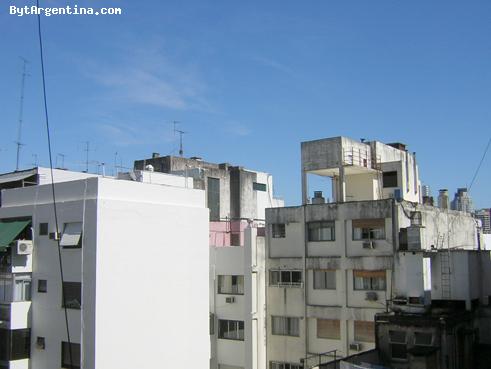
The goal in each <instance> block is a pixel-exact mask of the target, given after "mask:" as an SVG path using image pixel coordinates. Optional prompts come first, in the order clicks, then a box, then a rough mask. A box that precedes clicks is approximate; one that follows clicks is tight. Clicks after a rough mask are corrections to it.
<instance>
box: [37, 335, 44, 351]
mask: <svg viewBox="0 0 491 369" xmlns="http://www.w3.org/2000/svg"><path fill="white" fill-rule="evenodd" d="M36 347H37V348H38V350H44V349H46V339H45V338H44V337H37V338H36Z"/></svg>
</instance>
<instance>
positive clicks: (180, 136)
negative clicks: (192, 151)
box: [174, 121, 187, 158]
mask: <svg viewBox="0 0 491 369" xmlns="http://www.w3.org/2000/svg"><path fill="white" fill-rule="evenodd" d="M177 124H179V122H178V121H174V135H175V134H176V133H179V156H180V157H181V158H182V156H183V155H184V150H183V148H182V135H183V134H186V133H187V132H185V131H181V130H180V129H176V125H177Z"/></svg>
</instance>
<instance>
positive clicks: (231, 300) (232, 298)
mask: <svg viewBox="0 0 491 369" xmlns="http://www.w3.org/2000/svg"><path fill="white" fill-rule="evenodd" d="M225 302H226V303H227V304H233V303H234V302H235V297H226V298H225Z"/></svg>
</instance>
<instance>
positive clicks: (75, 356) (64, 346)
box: [61, 342, 80, 369]
mask: <svg viewBox="0 0 491 369" xmlns="http://www.w3.org/2000/svg"><path fill="white" fill-rule="evenodd" d="M70 348H71V350H70ZM70 351H71V354H70ZM61 367H62V368H64V369H80V343H70V344H69V343H68V342H62V343H61Z"/></svg>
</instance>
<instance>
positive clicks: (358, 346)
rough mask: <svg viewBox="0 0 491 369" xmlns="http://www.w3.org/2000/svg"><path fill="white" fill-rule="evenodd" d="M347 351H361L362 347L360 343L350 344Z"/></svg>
mask: <svg viewBox="0 0 491 369" xmlns="http://www.w3.org/2000/svg"><path fill="white" fill-rule="evenodd" d="M349 349H350V350H353V351H361V349H362V345H361V343H358V342H351V343H350V344H349Z"/></svg>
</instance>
